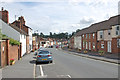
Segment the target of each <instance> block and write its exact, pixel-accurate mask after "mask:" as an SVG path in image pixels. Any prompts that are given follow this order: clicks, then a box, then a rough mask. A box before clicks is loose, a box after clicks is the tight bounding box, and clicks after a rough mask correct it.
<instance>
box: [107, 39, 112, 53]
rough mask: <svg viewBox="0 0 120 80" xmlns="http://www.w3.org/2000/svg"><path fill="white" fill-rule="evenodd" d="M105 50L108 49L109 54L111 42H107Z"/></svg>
mask: <svg viewBox="0 0 120 80" xmlns="http://www.w3.org/2000/svg"><path fill="white" fill-rule="evenodd" d="M107 48H108V52H111V41H108V46H107Z"/></svg>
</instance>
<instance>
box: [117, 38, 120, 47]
mask: <svg viewBox="0 0 120 80" xmlns="http://www.w3.org/2000/svg"><path fill="white" fill-rule="evenodd" d="M117 47H119V48H120V39H117Z"/></svg>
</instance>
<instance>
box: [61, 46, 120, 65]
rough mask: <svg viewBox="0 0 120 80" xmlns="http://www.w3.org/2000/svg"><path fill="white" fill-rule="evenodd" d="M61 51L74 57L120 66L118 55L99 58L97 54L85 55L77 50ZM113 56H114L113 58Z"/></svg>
mask: <svg viewBox="0 0 120 80" xmlns="http://www.w3.org/2000/svg"><path fill="white" fill-rule="evenodd" d="M59 50H63V51H66V52H67V53H69V54H73V55H77V56H81V57H86V58H91V59H95V60H100V61H105V62H110V63H115V64H120V60H119V59H118V58H119V57H118V55H113V54H107V56H109V57H106V56H99V55H97V54H98V53H97V54H96V53H87V54H84V53H80V52H77V51H75V50H71V51H70V50H68V49H61V48H60V49H59ZM111 55H113V57H112V56H111Z"/></svg>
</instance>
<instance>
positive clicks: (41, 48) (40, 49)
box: [35, 47, 45, 55]
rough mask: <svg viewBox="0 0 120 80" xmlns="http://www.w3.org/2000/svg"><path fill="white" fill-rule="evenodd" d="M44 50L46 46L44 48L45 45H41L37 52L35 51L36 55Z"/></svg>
mask: <svg viewBox="0 0 120 80" xmlns="http://www.w3.org/2000/svg"><path fill="white" fill-rule="evenodd" d="M42 50H45V48H43V47H40V48H39V49H38V50H37V51H36V52H35V55H37V54H38V53H39V52H40V51H42Z"/></svg>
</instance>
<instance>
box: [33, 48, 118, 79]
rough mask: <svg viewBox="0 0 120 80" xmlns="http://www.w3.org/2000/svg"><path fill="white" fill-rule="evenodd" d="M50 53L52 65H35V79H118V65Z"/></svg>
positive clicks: (60, 51) (55, 52) (56, 52)
mask: <svg viewBox="0 0 120 80" xmlns="http://www.w3.org/2000/svg"><path fill="white" fill-rule="evenodd" d="M48 50H49V51H51V52H52V55H53V63H49V64H38V65H35V66H34V67H35V77H36V78H118V65H116V64H112V63H108V62H103V61H98V60H93V59H88V58H83V57H80V56H76V55H72V54H68V53H66V52H64V51H62V50H58V49H48Z"/></svg>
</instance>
